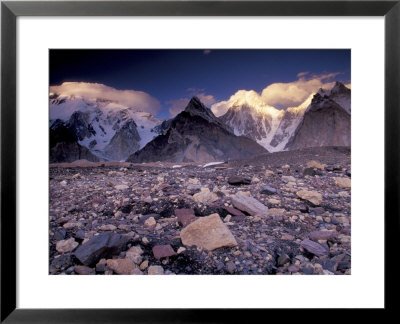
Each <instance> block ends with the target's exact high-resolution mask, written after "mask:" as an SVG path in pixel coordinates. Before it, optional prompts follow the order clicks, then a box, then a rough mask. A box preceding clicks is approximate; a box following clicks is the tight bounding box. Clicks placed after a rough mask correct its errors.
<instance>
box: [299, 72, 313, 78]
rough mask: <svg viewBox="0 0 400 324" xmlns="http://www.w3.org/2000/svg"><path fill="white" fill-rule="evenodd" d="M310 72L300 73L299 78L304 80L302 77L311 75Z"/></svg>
mask: <svg viewBox="0 0 400 324" xmlns="http://www.w3.org/2000/svg"><path fill="white" fill-rule="evenodd" d="M309 73H310V72H300V73H297V77H298V78H302V77H304V76H306V75H307V74H309Z"/></svg>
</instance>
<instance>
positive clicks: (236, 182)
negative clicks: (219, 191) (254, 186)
mask: <svg viewBox="0 0 400 324" xmlns="http://www.w3.org/2000/svg"><path fill="white" fill-rule="evenodd" d="M228 183H229V184H230V185H233V186H240V185H248V184H250V183H251V179H248V178H243V177H239V176H232V177H230V178H229V179H228Z"/></svg>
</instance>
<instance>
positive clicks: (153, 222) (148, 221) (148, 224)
mask: <svg viewBox="0 0 400 324" xmlns="http://www.w3.org/2000/svg"><path fill="white" fill-rule="evenodd" d="M144 225H145V226H146V227H149V228H153V227H155V226H156V225H157V222H156V220H155V219H154V217H149V218H147V219H146V220H145V221H144Z"/></svg>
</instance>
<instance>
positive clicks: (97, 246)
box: [74, 232, 129, 266]
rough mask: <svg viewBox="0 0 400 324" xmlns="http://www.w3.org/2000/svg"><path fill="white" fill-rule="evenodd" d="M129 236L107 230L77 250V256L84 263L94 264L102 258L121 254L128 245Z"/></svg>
mask: <svg viewBox="0 0 400 324" xmlns="http://www.w3.org/2000/svg"><path fill="white" fill-rule="evenodd" d="M128 241H129V238H127V237H125V236H123V235H120V234H114V233H112V232H107V233H104V234H100V235H97V236H94V237H92V238H91V239H89V241H87V242H86V243H85V244H82V245H81V246H79V247H78V248H77V249H76V251H75V254H74V255H75V257H76V258H77V259H78V260H79V261H80V262H81V263H82V264H84V265H87V266H94V265H95V264H96V263H97V262H98V261H99V260H100V259H101V258H107V257H110V256H112V255H115V254H119V253H120V252H121V251H122V250H123V249H124V248H125V247H126V245H127V243H128Z"/></svg>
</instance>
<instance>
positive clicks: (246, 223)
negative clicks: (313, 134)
mask: <svg viewBox="0 0 400 324" xmlns="http://www.w3.org/2000/svg"><path fill="white" fill-rule="evenodd" d="M307 152H308V153H309V150H308V151H307ZM318 152H319V153H318ZM318 152H317V153H318V154H317V153H316V152H314V155H313V156H314V158H313V159H312V160H311V159H309V158H307V159H305V158H304V156H307V157H308V155H301V154H299V155H298V157H297V158H296V159H289V158H288V156H285V154H284V153H286V154H287V155H289V154H290V155H292V154H293V153H292V152H281V153H279V155H278V158H277V157H276V156H275V155H274V154H271V155H269V156H263V157H260V159H259V160H257V161H252V162H253V163H249V162H248V161H241V162H240V161H235V162H229V163H223V164H215V165H212V166H209V167H202V166H199V165H193V164H185V165H181V166H177V165H173V164H167V163H155V164H152V165H149V164H140V165H138V164H123V167H121V165H120V166H118V165H116V164H114V165H103V166H101V165H100V166H99V165H96V166H90V164H88V166H86V167H76V166H73V165H70V166H69V167H65V166H64V167H57V166H52V167H51V168H50V264H49V271H50V274H71V275H74V274H75V275H76V274H82V275H89V274H143V275H145V274H156V275H159V274H350V273H351V249H350V247H351V245H350V234H351V231H350V224H351V216H350V187H351V180H350V179H351V178H350V177H351V171H350V152H347V153H343V152H342V153H341V154H339V153H338V152H337V151H335V150H326V151H323V152H322V151H321V149H319V151H318ZM308 153H307V154H308ZM302 157H303V158H302ZM279 159H280V161H279ZM293 160H294V162H293ZM286 161H291V163H290V164H287V163H285V162H286Z"/></svg>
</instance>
